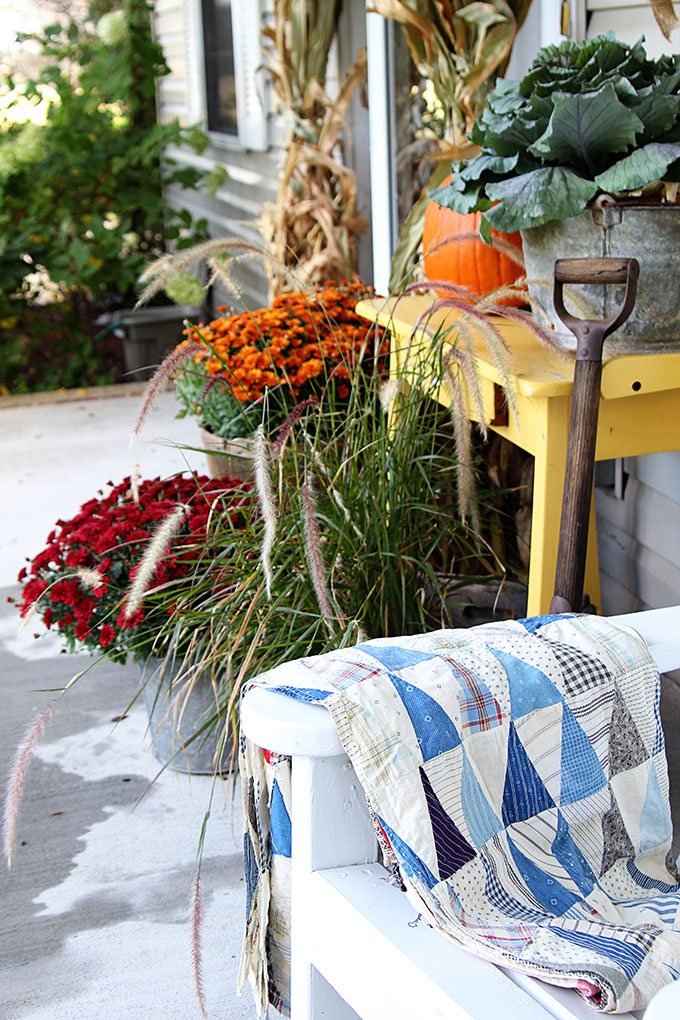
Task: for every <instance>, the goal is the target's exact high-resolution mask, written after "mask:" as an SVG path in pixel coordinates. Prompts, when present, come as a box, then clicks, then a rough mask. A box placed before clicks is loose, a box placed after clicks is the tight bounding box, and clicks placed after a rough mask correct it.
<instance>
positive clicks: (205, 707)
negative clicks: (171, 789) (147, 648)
mask: <svg viewBox="0 0 680 1020" xmlns="http://www.w3.org/2000/svg"><path fill="white" fill-rule="evenodd" d="M188 680H189V676H188V674H187V673H186V672H184V673H183V672H182V667H181V662H180V661H178V662H176V663H174V664H172V665H171V666H169V667H167V668H165V666H164V660H163V659H148V660H147V662H146V663H145V664H144V666H143V667H142V700H143V701H144V704H145V706H146V710H147V712H148V714H149V735H150V737H151V740H152V745H151V748H152V750H153V752H154V754H155V756H156V758H158V760H159V761H160V762H162V763H163V764H164V765H165V764H168V763H169V764H170V767H171V768H174V769H175V770H176V771H177V772H189V773H193V774H197V775H210V774H212V772H213V769H214V762H215V754H216V751H217V743H218V738H219V733H218V732H216V731H212V732H210V733H208V734H207V735H206V734H205V733H199V731H200V730H201V728H202V726H203V724H204V722H205V718H206V716H207V715H208V713H210V714H214V713H215V711H216V705H215V695H214V692H213V688H212V684H211V683H210V680H209V679H208V677H207V676H204V675H200V674H199V676H198V677H197V678H196V682H195V683H194V684H193V686H192V688H191V692H190V694H189V695H188V697H186V696H185V686H186V683H187V681H188ZM197 733H198V734H199V735H198V736H196V739H195V740H192V739H191V738H192V737H193V736H194V734H197ZM227 745H228V746H225V748H224V751H223V753H222V754H221V755H220V761H218V763H217V764H218V765H221V767H220V768H219V771H228V770H229V767H230V760H231V757H232V755H231V750H232V746H233V744H232V741H231V739H229V740H228V741H227Z"/></svg>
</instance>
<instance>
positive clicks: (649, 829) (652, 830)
mask: <svg viewBox="0 0 680 1020" xmlns="http://www.w3.org/2000/svg"><path fill="white" fill-rule="evenodd" d="M672 836H673V825H672V823H671V816H670V810H669V807H668V802H667V801H666V798H665V797H664V795H663V794H662V792H661V787H660V786H659V780H658V777H657V774H656V769H655V768H654V765H652V767H651V769H650V770H649V779H648V780H647V794H646V796H645V803H644V805H643V808H642V814H641V815H640V853H644V852H645V851H646V850H651V849H652V848H653V847H655V846H659V844H661V843H665V842H666V840H668V839H671V838H672Z"/></svg>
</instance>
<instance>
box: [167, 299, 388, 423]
mask: <svg viewBox="0 0 680 1020" xmlns="http://www.w3.org/2000/svg"><path fill="white" fill-rule="evenodd" d="M371 293H372V292H371V290H370V289H369V288H367V287H366V286H365V285H364V284H361V283H344V284H342V285H333V286H326V287H321V286H319V287H317V290H316V292H315V293H313V294H304V293H301V292H298V293H294V294H281V295H280V296H279V297H277V298H275V299H274V301H273V302H272V304H271V305H270V306H269V307H268V308H260V309H259V310H258V311H255V312H241V313H239V314H236V315H230V316H226V317H225V316H221V317H220V318H218V319H214V320H213V321H212V322H210V323H208V325H207V326H201V327H200V328H196V327H190V328H188V329H187V330H186V336H187V339H186V340H185V341H184V342H183V344H182V345H180V346H184V345H185V344H189V343H194V344H195V343H196V342H198V343H200V344H202V346H203V347H204V351H202V352H199V353H198V354H196V355H195V357H194V361H195V362H196V363H197V364H200V366H201V368H202V370H203V371H204V372H205V373H206V374H207V375H209V376H216V375H219V376H220V380H224V381H225V383H227V384H228V385H229V386H230V388H231V390H232V392H233V395H234V396H235V397H236V399H237V400H238V401H239V402H241V403H257V402H259V401H261V400H262V399H263V397H264V393H265V390H266V389H275V388H277V387H283V388H284V389H285V390H286V391H287V392H288V393H290V395H291V396H292V397H294V398H295V399H296V400H297V399H299V398H300V396H301V393H300V391H301V389H302V388H303V387H304V386H305V385H306V384H307V383H310V382H311V381H313V380H315V379H319V380H321V381H325V380H326V379H328V378H329V377H330V376H331V375H333V376H334V377H338V378H340V379H342V380H343V381H344V382H343V387H342V390H343V393H342V395H345V394H348V393H349V390H348V387H347V381H348V380H349V379H350V373H351V369H352V368H353V367H354V366H355V365H356V364H357V363H358V361H359V359H360V358H361V357H362V354H363V352H364V350H365V349H366V348H367V347H368V346H370V349H371V351H373V343H372V339H371V337H370V335H369V334H370V331H371V329H372V328H373V327H372V325H371V324H370V323H368V322H367V321H366V320H365V319H363V318H361V317H360V316H359V315H357V313H356V311H355V308H356V305H357V302H358V301H360V300H361V299H362V298H366V297H370V296H371ZM383 348H386V342H385V341H381V350H380V353H381V354H384V353H385V352H386V351H385V350H384V349H383Z"/></svg>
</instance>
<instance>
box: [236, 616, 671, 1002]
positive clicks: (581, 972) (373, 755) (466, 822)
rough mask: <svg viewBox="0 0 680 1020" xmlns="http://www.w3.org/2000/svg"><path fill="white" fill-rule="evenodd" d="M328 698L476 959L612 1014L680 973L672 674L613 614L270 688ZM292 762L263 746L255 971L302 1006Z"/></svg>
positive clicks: (287, 673)
mask: <svg viewBox="0 0 680 1020" xmlns="http://www.w3.org/2000/svg"><path fill="white" fill-rule="evenodd" d="M254 683H256V684H261V685H266V686H268V687H269V688H275V689H276V690H278V691H281V692H282V693H285V694H287V695H289V696H290V697H294V698H298V699H300V698H302V699H304V700H307V701H312V702H315V703H320V704H323V705H325V706H326V708H327V709H328V711H329V712H330V713H331V716H332V718H333V720H334V722H335V725H336V727H337V731H338V735H339V738H340V740H341V742H342V744H343V747H344V748H345V750H346V752H347V754H348V755H349V757H350V759H351V761H352V764H353V766H354V769H355V771H356V773H357V776H358V778H359V780H360V782H361V784H362V786H363V789H364V791H365V794H366V798H367V800H368V803H369V805H370V808H371V810H372V812H373V814H374V816H375V818H376V820H377V824H378V825H379V828H380V833H379V835H380V837H381V840H382V842H383V845H384V843H385V841H386V842H387V844H389V847H390V848H391V851H392V852H393V854H394V856H395V857H396V860H397V862H398V864H399V868H400V872H401V875H402V877H403V880H404V882H405V884H406V886H407V888H408V891H409V895H410V897H411V899H413V900H414V901H416V902H417V903H418V907H419V909H420V910H421V911H422V912H423V914H424V915H425V916H426V917H427V918H428V919H429V920H431V921H433V923H436V924H437V925H438V926H439V927H440V928H442V929H443V930H444V931H445V932H447V933H448V934H449V935H450V936H452V937H453V938H455V939H456V940H457V941H458V942H460V943H461V944H463V945H464V946H466V947H467V948H468V949H470V950H471V951H472V952H474V953H477V954H478V955H480V956H483V957H485V958H486V959H489V960H491V961H493V962H495V963H499V964H503V965H505V966H508V967H514V968H516V969H518V970H521V971H524V972H526V973H528V974H532V975H535V976H536V977H540V978H542V979H543V980H544V981H548V982H551V983H553V984H557V985H563V986H566V987H574V988H578V989H579V991H580V992H581V993H582V994H584V995H585V996H586V998H587V999H588V1001H589V1002H590V1003H591V1004H592V1005H593V1006H594V1007H595V1008H596V1009H598V1010H601V1011H603V1012H624V1011H627V1010H636V1009H640V1008H642V1007H643V1006H645V1005H646V1004H647V1003H648V1002H649V1000H650V999H651V998H652V996H653V995H654V994H655V992H656V991H658V990H659V988H661V987H662V986H663V985H665V984H667V983H668V982H670V981H673V980H676V979H678V978H679V977H680V885H679V883H678V873H677V870H676V867H675V864H674V863H673V862H672V860H671V858H670V846H671V839H672V828H671V818H670V810H669V802H668V770H667V764H666V758H665V750H664V738H663V733H662V730H661V723H660V716H659V687H660V685H659V677H658V673H657V670H656V667H655V665H654V662H653V660H652V658H651V656H650V654H649V650H648V649H647V647H646V644H645V642H644V641H643V640H642V638H641V637H640V636H639V635H638V634H637V633H636V632H635V631H633V630H632V629H631V628H623V627H620V626H615V625H613V624H612V623H610V622H608V621H607V620H606V619H604V618H599V617H593V616H558V617H536V618H533V619H529V620H524V621H513V622H508V623H502V624H491V625H487V626H482V627H476V628H472V629H470V630H454V631H452V630H443V631H438V632H435V633H431V634H427V635H421V636H414V637H408V638H398V639H381V640H376V641H369V642H366V643H365V644H362V645H358V646H356V647H354V648H346V649H343V650H341V651H338V652H333V653H329V654H327V655H322V656H317V657H313V658H309V659H303V660H300V661H299V662H297V663H292V664H288V665H286V666H282V667H279V668H278V669H276V670H273V671H271V672H270V673H267V674H264V675H263V676H261V677H259V678H257V680H255V681H254ZM286 764H287V763H286V762H285V760H282V759H281V758H280V757H278V756H273V755H271V754H269V753H267V754H265V753H264V752H262V751H261V750H260V749H258V748H255V747H253V746H252V745H250V744H249V743H248V742H245V741H244V742H243V747H242V758H241V767H242V770H243V780H244V783H243V785H244V798H245V807H246V820H247V821H246V843H245V845H246V861H247V868H246V871H247V875H248V876H249V878H250V893H251V895H250V899H249V920H248V927H247V931H246V938H245V942H244V954H243V959H242V969H241V978H242V980H245V978H246V977H247V976H250V977H251V979H252V980H254V983H255V986H256V988H257V989H259V994H260V995H261V996H262V998H263V1000H264V1001H266V999H267V998H269V1000H270V1001H272V1002H273V1003H274V1004H275V1005H276V1006H277V1007H278V1008H280V1009H283V1010H284V1011H285V1010H286V1008H287V1005H288V989H287V980H288V977H287V974H288V962H289V944H288V911H289V885H288V875H289V858H290V819H289V813H288V805H289V792H288V790H289V787H288V782H289V777H288V772H287V769H286Z"/></svg>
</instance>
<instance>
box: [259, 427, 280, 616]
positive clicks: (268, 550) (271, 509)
mask: <svg viewBox="0 0 680 1020" xmlns="http://www.w3.org/2000/svg"><path fill="white" fill-rule="evenodd" d="M253 464H254V467H255V489H256V491H257V495H258V498H259V501H260V510H261V511H262V519H263V521H264V534H263V536H262V545H261V546H260V563H261V565H262V571H263V573H264V579H265V585H266V590H267V598H271V590H272V580H273V574H272V561H271V556H272V549H273V548H274V542H275V540H276V503H275V502H274V494H273V492H272V481H271V475H270V468H269V457H268V455H267V441H266V439H265V435H264V427H263V426H262V425H258V427H257V429H256V430H255V449H254V453H253Z"/></svg>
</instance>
